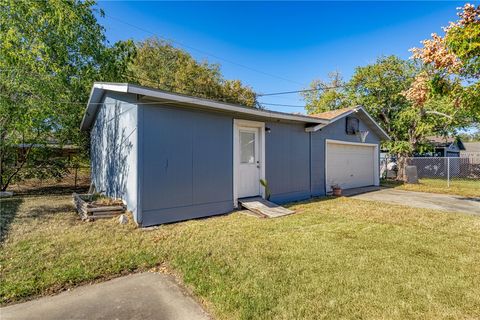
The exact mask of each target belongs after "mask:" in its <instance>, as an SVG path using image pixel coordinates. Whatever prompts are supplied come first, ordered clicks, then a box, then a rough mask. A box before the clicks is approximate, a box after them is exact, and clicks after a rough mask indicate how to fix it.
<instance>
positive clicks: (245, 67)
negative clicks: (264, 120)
mask: <svg viewBox="0 0 480 320" xmlns="http://www.w3.org/2000/svg"><path fill="white" fill-rule="evenodd" d="M105 17H108V18H110V19H112V20H116V21H118V22H120V23H123V24H125V25H128V26H130V27H132V28H135V29H138V30H140V31H143V32H146V33H149V34H151V35H154V36H157V37H159V38H161V39H163V40H165V41H169V42H172V43H176V44H177V45H179V46H182V47H185V48H188V49H191V50H194V51H197V52H199V53H201V54H205V55H208V56H211V57H213V58H215V59H219V60H222V61H225V62H227V63H230V64H233V65H236V66H238V67H241V68H244V69H247V70H250V71H253V72H257V73H260V74H263V75H266V76H269V77H273V78H277V79H280V80H283V81H288V82H291V83H295V84H298V85H301V86H303V85H304V84H303V83H300V82H297V81H294V80H290V79H287V78H284V77H281V76H278V75H275V74H271V73H268V72H264V71H261V70H258V69H255V68H252V67H249V66H246V65H244V64H241V63H238V62H235V61H232V60H229V59H225V58H222V57H220V56H218V55H216V54H213V53H210V52H208V51H204V50H201V49H197V48H195V47H192V46H190V45H187V44H185V43H182V42H179V41H177V40H173V39H168V38H166V37H163V36H160V35H158V34H156V33H155V32H152V31H150V30H147V29H145V28H143V27H139V26H136V25H134V24H131V23H130V22H127V21H124V20H122V19H119V18H116V17H113V16H111V15H109V14H105Z"/></svg>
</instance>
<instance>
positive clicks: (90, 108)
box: [80, 82, 330, 130]
mask: <svg viewBox="0 0 480 320" xmlns="http://www.w3.org/2000/svg"><path fill="white" fill-rule="evenodd" d="M105 91H114V92H123V93H132V94H137V95H140V96H147V97H151V98H157V99H161V100H165V101H173V102H177V103H179V104H186V105H192V106H194V105H197V106H202V107H205V108H209V109H214V110H223V111H227V112H232V113H234V114H247V115H250V116H258V117H264V118H273V119H280V120H289V121H298V122H304V123H311V124H328V123H330V122H329V121H328V120H325V119H320V118H313V117H309V116H306V115H295V114H289V113H283V112H276V111H271V110H260V109H255V108H248V107H245V106H240V105H235V104H228V103H223V102H217V101H213V100H208V99H202V98H197V97H191V96H186V95H182V94H177V93H170V92H165V91H161V90H157V89H151V88H147V87H142V86H138V85H133V84H128V83H98V82H96V83H94V85H93V87H92V91H91V92H90V98H89V99H88V103H87V108H86V110H85V114H84V117H83V119H82V123H81V125H80V129H81V130H88V129H89V128H90V126H91V124H92V123H93V121H94V119H95V115H96V112H97V109H98V105H99V104H100V101H101V99H102V97H103V93H104V92H105ZM159 103H161V102H159Z"/></svg>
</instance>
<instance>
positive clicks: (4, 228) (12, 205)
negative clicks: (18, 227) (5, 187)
mask: <svg viewBox="0 0 480 320" xmlns="http://www.w3.org/2000/svg"><path fill="white" fill-rule="evenodd" d="M22 202H23V199H22V198H17V197H12V198H5V199H0V243H2V242H3V240H4V239H5V238H6V236H7V233H8V230H9V229H10V225H11V224H12V222H13V220H14V219H15V216H16V215H17V213H18V209H19V207H20V205H21V204H22Z"/></svg>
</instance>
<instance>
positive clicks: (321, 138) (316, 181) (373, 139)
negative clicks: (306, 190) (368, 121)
mask: <svg viewBox="0 0 480 320" xmlns="http://www.w3.org/2000/svg"><path fill="white" fill-rule="evenodd" d="M345 121H346V118H342V119H339V120H337V121H336V122H334V123H332V124H330V125H328V126H326V127H325V128H323V129H321V130H320V131H317V132H314V133H312V154H311V161H312V196H322V195H325V140H326V139H332V140H342V141H349V142H360V141H359V138H358V137H357V136H356V135H347V134H346V132H345V125H346V123H345ZM360 130H369V131H370V133H369V134H368V136H367V139H366V141H365V142H366V143H375V144H380V139H379V137H378V136H376V135H375V134H374V133H373V132H372V130H371V129H370V128H368V127H367V126H366V125H365V123H364V122H363V121H362V120H361V119H360ZM378 150H380V148H379V149H378ZM379 156H380V155H379ZM379 170H380V168H379Z"/></svg>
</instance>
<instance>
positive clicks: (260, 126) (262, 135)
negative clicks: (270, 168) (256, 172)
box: [233, 119, 265, 208]
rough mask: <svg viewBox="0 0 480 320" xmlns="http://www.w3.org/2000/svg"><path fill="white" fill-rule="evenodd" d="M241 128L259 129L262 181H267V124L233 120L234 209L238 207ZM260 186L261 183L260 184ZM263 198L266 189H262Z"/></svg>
mask: <svg viewBox="0 0 480 320" xmlns="http://www.w3.org/2000/svg"><path fill="white" fill-rule="evenodd" d="M240 127H249V128H258V129H259V130H258V131H259V146H258V150H259V152H260V179H265V122H259V121H250V120H242V119H233V207H234V208H237V207H238V190H237V181H238V161H237V158H238V147H239V145H238V139H239V136H238V132H239V131H238V130H239V128H240ZM258 183H259V184H260V181H259V182H258ZM261 190H262V191H261V196H262V198H264V199H265V188H262V189H261Z"/></svg>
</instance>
